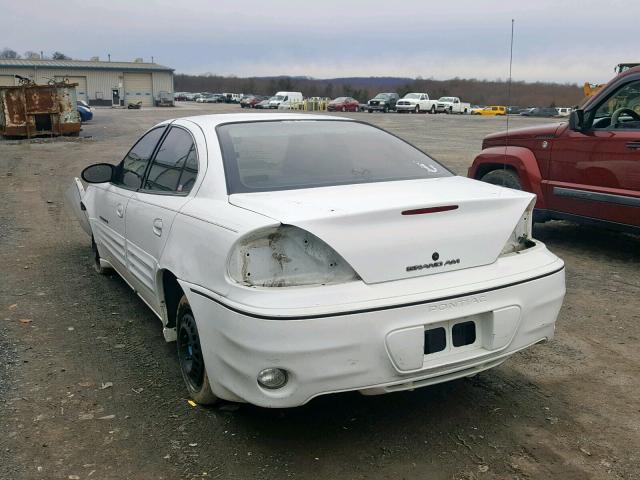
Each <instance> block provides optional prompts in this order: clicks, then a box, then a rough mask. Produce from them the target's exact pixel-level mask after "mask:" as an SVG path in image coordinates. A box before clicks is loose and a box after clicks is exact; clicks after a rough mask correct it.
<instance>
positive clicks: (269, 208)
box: [229, 177, 534, 283]
mask: <svg viewBox="0 0 640 480" xmlns="http://www.w3.org/2000/svg"><path fill="white" fill-rule="evenodd" d="M533 198H534V195H532V194H530V193H527V192H521V191H516V190H510V189H507V188H502V187H497V186H495V185H490V184H487V183H483V182H478V181H476V180H471V179H467V178H463V177H444V178H433V179H425V180H408V181H400V182H398V181H394V182H379V183H368V184H356V185H341V186H333V187H320V188H309V189H296V190H281V191H271V192H259V193H237V194H232V195H230V196H229V202H230V203H231V204H233V205H235V206H237V207H241V208H244V209H247V210H251V211H253V212H256V213H259V214H262V215H265V216H267V217H270V218H272V219H274V220H277V221H279V222H280V223H282V224H286V225H293V226H296V227H298V228H302V229H304V230H307V231H308V232H310V233H312V234H314V235H315V236H317V237H318V238H320V239H322V240H323V241H324V242H325V243H327V244H328V245H329V246H330V247H332V248H333V249H334V250H335V251H336V252H337V253H339V254H340V255H341V256H342V257H343V258H344V259H345V260H346V261H347V262H348V263H349V264H350V265H351V266H352V267H353V269H354V270H355V271H356V272H357V273H358V275H360V277H361V278H362V280H363V281H364V282H366V283H378V282H385V281H391V280H399V279H404V278H411V277H417V276H422V275H431V274H436V273H441V272H447V271H453V270H460V269H464V268H471V267H477V266H481V265H487V264H490V263H493V262H495V260H496V259H497V258H498V256H499V255H500V252H501V250H502V248H503V247H504V245H505V243H506V241H507V239H508V237H509V236H510V234H511V233H512V232H513V230H514V228H515V226H516V225H517V223H518V221H519V220H520V218H521V216H522V214H523V213H524V211H525V210H526V208H527V207H528V205H529V204H530V202H531V201H532V200H533Z"/></svg>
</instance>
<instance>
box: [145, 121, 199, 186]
mask: <svg viewBox="0 0 640 480" xmlns="http://www.w3.org/2000/svg"><path fill="white" fill-rule="evenodd" d="M197 174H198V157H197V153H196V146H195V144H194V143H193V138H192V137H191V134H190V133H189V132H187V131H186V130H184V129H182V128H178V127H172V128H171V130H169V133H168V134H167V136H166V137H165V138H164V140H163V141H162V144H161V145H160V148H159V149H158V152H157V153H156V156H155V158H154V159H153V162H152V163H151V168H150V169H149V174H148V175H147V178H146V180H145V183H144V189H145V190H151V191H159V192H178V193H186V192H188V191H190V190H191V187H192V186H193V184H194V183H195V180H196V176H197Z"/></svg>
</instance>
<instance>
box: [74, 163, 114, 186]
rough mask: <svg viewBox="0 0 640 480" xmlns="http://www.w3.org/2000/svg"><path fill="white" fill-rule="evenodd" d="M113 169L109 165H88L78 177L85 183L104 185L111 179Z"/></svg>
mask: <svg viewBox="0 0 640 480" xmlns="http://www.w3.org/2000/svg"><path fill="white" fill-rule="evenodd" d="M114 173H115V167H114V166H113V165H111V164H109V163H96V164H94V165H89V166H88V167H87V168H85V169H84V170H83V171H82V174H81V175H80V176H81V177H82V179H83V180H84V181H85V182H87V183H106V182H110V181H111V180H112V179H113V176H114Z"/></svg>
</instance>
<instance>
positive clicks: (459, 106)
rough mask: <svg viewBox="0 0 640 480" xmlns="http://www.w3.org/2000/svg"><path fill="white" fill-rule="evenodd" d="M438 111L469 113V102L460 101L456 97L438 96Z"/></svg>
mask: <svg viewBox="0 0 640 480" xmlns="http://www.w3.org/2000/svg"><path fill="white" fill-rule="evenodd" d="M436 112H438V113H471V104H469V103H466V102H461V101H460V99H459V98H458V97H440V98H439V99H438V103H437V105H436Z"/></svg>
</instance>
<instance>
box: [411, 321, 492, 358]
mask: <svg viewBox="0 0 640 480" xmlns="http://www.w3.org/2000/svg"><path fill="white" fill-rule="evenodd" d="M485 316H487V314H479V315H473V316H471V317H462V318H456V319H455V320H451V321H448V322H446V323H441V324H438V325H426V326H425V329H424V352H423V353H424V355H425V356H429V357H431V356H432V355H434V354H447V353H457V352H461V351H464V350H470V349H473V348H476V347H478V346H479V341H478V339H479V338H480V336H481V333H482V324H483V323H485V322H484V321H483V320H484V317H485ZM425 360H426V359H425Z"/></svg>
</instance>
